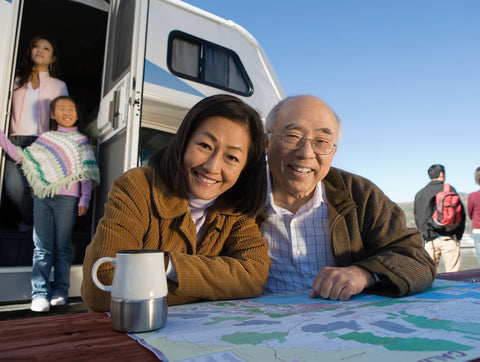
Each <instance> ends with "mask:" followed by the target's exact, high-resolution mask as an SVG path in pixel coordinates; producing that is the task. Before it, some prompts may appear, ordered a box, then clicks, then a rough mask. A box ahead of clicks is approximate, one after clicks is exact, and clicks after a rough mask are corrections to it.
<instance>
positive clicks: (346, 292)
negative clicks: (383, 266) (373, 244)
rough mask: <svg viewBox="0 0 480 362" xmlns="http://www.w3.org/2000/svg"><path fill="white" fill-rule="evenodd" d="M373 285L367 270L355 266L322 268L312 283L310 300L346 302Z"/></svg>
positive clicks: (373, 281) (373, 282) (371, 276)
mask: <svg viewBox="0 0 480 362" xmlns="http://www.w3.org/2000/svg"><path fill="white" fill-rule="evenodd" d="M373 284H375V279H374V277H373V275H372V273H370V272H369V271H368V270H366V269H363V268H361V267H359V266H356V265H351V266H347V267H330V266H326V267H323V268H322V269H321V270H320V272H319V273H318V275H317V277H316V278H315V280H314V281H313V287H312V288H313V289H312V291H311V292H310V298H316V297H322V298H325V299H331V300H348V299H350V298H351V297H352V296H353V295H357V294H360V293H361V292H362V291H363V290H364V289H365V288H368V287H370V286H372V285H373Z"/></svg>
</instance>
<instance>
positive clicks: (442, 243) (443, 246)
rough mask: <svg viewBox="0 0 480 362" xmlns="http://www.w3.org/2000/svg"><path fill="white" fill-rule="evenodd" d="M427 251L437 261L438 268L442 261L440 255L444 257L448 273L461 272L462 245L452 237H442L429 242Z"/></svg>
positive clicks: (426, 245)
mask: <svg viewBox="0 0 480 362" xmlns="http://www.w3.org/2000/svg"><path fill="white" fill-rule="evenodd" d="M425 249H426V250H427V252H428V254H429V255H430V257H431V258H432V259H433V260H435V264H436V265H437V266H438V262H439V261H440V255H443V261H444V263H445V271H446V272H455V271H459V270H460V243H459V242H458V241H457V240H455V239H453V238H452V237H450V236H441V237H439V238H436V239H433V240H430V241H427V242H426V243H425Z"/></svg>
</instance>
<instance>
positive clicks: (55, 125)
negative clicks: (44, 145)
mask: <svg viewBox="0 0 480 362" xmlns="http://www.w3.org/2000/svg"><path fill="white" fill-rule="evenodd" d="M62 99H68V100H69V101H72V103H73V104H74V105H75V110H76V111H77V121H76V122H75V124H74V126H77V127H78V128H79V130H80V123H81V122H80V110H79V108H78V104H77V102H75V99H73V98H72V97H70V96H58V97H57V98H55V99H54V100H53V101H51V102H50V114H52V112H53V111H54V110H55V106H56V105H57V102H58V101H61V100H62ZM57 128H58V123H57V122H56V121H55V120H54V119H52V118H51V117H50V131H56V130H57Z"/></svg>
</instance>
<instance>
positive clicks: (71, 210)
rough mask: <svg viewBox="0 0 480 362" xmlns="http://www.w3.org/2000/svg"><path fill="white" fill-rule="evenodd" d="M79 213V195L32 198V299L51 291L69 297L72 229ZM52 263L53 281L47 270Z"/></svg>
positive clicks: (50, 293) (48, 297) (47, 294)
mask: <svg viewBox="0 0 480 362" xmlns="http://www.w3.org/2000/svg"><path fill="white" fill-rule="evenodd" d="M77 214H78V198H76V197H74V196H62V195H57V196H54V197H47V198H44V199H40V198H39V197H37V196H34V198H33V218H34V227H33V243H34V246H35V247H34V249H33V270H32V299H33V298H35V297H44V298H47V299H50V298H51V297H52V296H53V295H55V296H57V295H58V296H62V297H64V298H65V299H67V298H68V288H69V287H70V266H71V265H72V245H71V241H72V230H73V226H74V225H75V219H76V217H77ZM52 266H53V267H54V276H53V282H52V283H50V281H49V277H50V271H51V268H52Z"/></svg>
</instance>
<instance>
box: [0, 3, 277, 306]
mask: <svg viewBox="0 0 480 362" xmlns="http://www.w3.org/2000/svg"><path fill="white" fill-rule="evenodd" d="M34 1H35V0H29V1H28V0H24V1H21V0H0V47H1V49H7V50H8V51H6V52H2V54H3V55H1V56H0V58H1V61H0V97H1V99H0V111H1V114H2V118H1V120H0V127H2V129H3V130H4V131H8V120H9V109H10V102H11V90H12V84H13V78H14V77H13V75H14V69H15V64H16V58H17V52H18V50H19V49H18V48H19V43H20V41H19V38H21V36H22V34H24V32H26V30H24V29H25V27H27V26H28V27H30V28H31V27H33V25H32V24H30V23H31V20H30V21H28V16H27V15H25V14H27V12H28V9H29V8H30V7H32V10H31V12H35V11H37V12H38V10H37V9H36V8H34V7H35V6H36V5H35V3H34ZM65 3H66V4H67V5H65V6H71V7H75V9H77V7H78V6H81V7H82V8H80V10H84V9H85V7H89V8H91V10H90V11H91V13H92V16H93V15H95V16H96V17H97V18H99V19H102V14H99V13H98V12H102V11H103V13H104V14H105V19H106V18H107V17H106V15H107V14H108V25H107V21H106V20H105V28H104V29H103V31H104V32H105V34H106V36H105V37H104V38H105V40H104V43H103V46H104V49H102V50H103V51H104V57H103V59H104V60H103V62H98V61H97V62H96V63H95V64H97V65H92V66H90V67H89V68H92V67H95V66H98V68H99V69H98V74H99V78H101V79H100V82H99V83H100V84H98V86H96V88H95V89H92V92H94V91H97V92H98V94H99V97H98V101H97V104H96V106H97V108H96V109H97V110H96V111H95V112H90V119H88V120H89V121H90V127H89V129H90V131H91V132H90V134H89V135H90V136H91V138H92V139H94V143H95V144H96V146H97V158H98V162H99V166H100V170H101V185H100V186H99V187H98V188H97V189H96V190H95V195H94V200H93V201H92V203H91V206H90V208H91V210H92V215H91V216H90V217H91V229H90V230H89V237H91V235H92V233H93V232H94V229H95V225H96V223H97V221H98V220H99V218H101V216H102V215H103V211H104V203H105V201H106V197H107V193H108V190H109V188H110V186H111V184H112V182H113V180H114V179H115V178H116V177H118V176H119V175H121V174H122V173H123V172H125V171H126V170H128V169H130V168H133V167H136V166H139V165H141V164H143V163H144V162H145V160H146V158H147V157H148V156H149V154H151V153H152V152H153V151H154V150H155V149H158V148H159V147H161V146H163V145H164V144H165V143H167V142H168V141H169V139H170V138H171V137H172V135H173V134H174V133H175V132H176V130H177V128H178V126H179V124H180V122H181V120H182V118H183V116H184V115H185V113H186V112H187V110H188V109H189V108H190V107H191V106H193V105H194V104H195V103H196V102H198V101H199V100H200V99H202V98H203V97H206V96H210V95H213V94H218V93H228V94H233V95H236V96H238V97H239V98H241V99H243V100H244V101H245V102H247V103H249V104H250V105H251V106H253V107H254V108H256V109H257V110H258V111H259V112H260V114H261V116H262V117H265V116H266V114H267V112H268V111H269V110H270V109H271V108H272V107H273V106H274V105H275V104H276V103H277V102H278V101H279V100H280V99H282V98H283V97H284V93H283V90H282V87H281V85H280V82H279V81H278V79H277V77H276V75H275V72H274V71H273V68H272V67H271V65H270V62H269V60H268V58H267V57H266V55H265V53H264V51H263V50H262V48H261V47H260V46H259V44H258V43H257V41H256V40H255V39H254V37H253V36H252V35H250V34H249V33H248V32H247V31H246V30H245V29H243V28H242V27H241V26H239V25H237V24H235V23H233V22H232V21H228V20H225V19H222V18H220V17H218V16H215V15H213V14H210V13H208V12H205V11H203V10H200V9H198V8H196V7H194V6H191V5H189V4H186V3H183V2H181V1H178V0H137V1H131V0H112V1H110V4H108V3H106V2H103V1H101V0H90V1H86V0H85V1H65ZM56 4H58V2H55V1H53V0H52V4H51V5H52V6H56ZM66 9H67V8H66ZM99 9H100V10H99ZM87 10H88V9H87ZM22 11H23V13H24V15H23V20H22ZM75 11H76V10H75ZM46 12H47V10H46ZM76 14H80V13H79V12H76ZM74 18H75V17H73V16H72V21H75V19H74ZM89 18H90V16H89ZM90 19H92V18H90ZM76 20H77V21H78V20H79V19H76ZM80 20H81V19H80ZM84 23H85V24H89V20H88V19H84ZM27 24H28V25H27ZM98 24H102V20H99V23H98ZM86 26H88V25H86ZM98 26H99V27H101V26H102V25H98ZM77 28H78V27H77ZM32 32H33V30H30V33H32ZM64 32H68V29H67V28H65V30H64ZM34 35H36V34H34ZM25 37H26V35H25V36H24V38H25ZM84 38H85V36H84V37H83V38H81V37H79V38H78V42H79V44H81V43H80V41H81V40H84ZM76 39H77V38H75V36H74V35H72V38H68V39H67V40H68V41H66V42H65V44H68V43H69V42H70V43H71V42H73V43H76ZM25 42H26V40H25V39H24V40H23V43H25ZM57 45H58V44H57ZM97 53H98V52H97ZM63 55H65V54H63ZM90 58H91V57H89V59H90ZM82 64H83V62H80V61H79V64H78V65H76V68H78V67H79V66H81V65H82ZM73 72H74V71H73V70H72V74H73ZM73 78H74V77H73V75H72V79H73ZM78 78H79V77H76V78H75V79H77V81H78V82H79V83H80V82H81V80H78ZM65 81H66V82H67V86H68V88H69V92H70V94H71V95H72V96H74V98H75V94H76V93H75V92H77V93H78V94H80V95H82V96H83V95H84V94H85V93H80V91H79V89H80V88H81V87H80V86H76V83H72V84H74V85H73V86H72V87H71V86H70V84H69V82H68V79H65ZM89 101H90V104H91V103H92V101H91V100H89ZM94 103H95V102H94ZM94 106H95V104H94ZM92 114H94V116H92ZM1 162H2V163H1V167H2V168H1V169H0V176H1V178H0V182H2V180H3V163H4V156H3V157H2V159H1ZM0 197H1V196H0ZM1 201H2V204H3V202H4V200H1ZM0 232H3V230H0ZM88 241H89V240H87V241H86V242H87V243H88ZM7 242H8V241H5V240H2V239H0V246H1V245H2V244H1V243H7ZM0 250H3V249H0ZM0 258H1V255H0ZM30 272H31V263H30V265H9V266H2V265H1V264H0V290H2V292H1V294H0V302H4V301H15V300H18V301H20V300H28V299H30V291H31V289H30ZM80 285H81V265H80V264H77V265H73V266H72V272H71V287H70V296H79V295H80Z"/></svg>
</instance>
